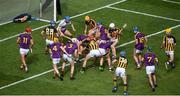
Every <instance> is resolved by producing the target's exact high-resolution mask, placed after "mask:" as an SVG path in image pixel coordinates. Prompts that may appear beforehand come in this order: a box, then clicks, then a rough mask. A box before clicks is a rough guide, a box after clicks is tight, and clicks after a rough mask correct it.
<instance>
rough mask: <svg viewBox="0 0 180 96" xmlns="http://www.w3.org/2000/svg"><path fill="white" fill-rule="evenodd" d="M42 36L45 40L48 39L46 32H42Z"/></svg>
mask: <svg viewBox="0 0 180 96" xmlns="http://www.w3.org/2000/svg"><path fill="white" fill-rule="evenodd" d="M41 36H42V37H43V39H46V34H45V31H44V30H43V31H42V32H41Z"/></svg>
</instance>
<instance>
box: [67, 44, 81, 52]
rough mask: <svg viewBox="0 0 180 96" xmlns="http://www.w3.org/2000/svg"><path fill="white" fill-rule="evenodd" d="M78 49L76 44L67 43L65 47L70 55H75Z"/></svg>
mask: <svg viewBox="0 0 180 96" xmlns="http://www.w3.org/2000/svg"><path fill="white" fill-rule="evenodd" d="M77 48H78V46H77V44H76V43H67V44H66V46H65V50H66V52H67V53H68V54H73V53H74V52H75V50H76V49H77Z"/></svg>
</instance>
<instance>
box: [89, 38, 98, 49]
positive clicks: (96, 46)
mask: <svg viewBox="0 0 180 96" xmlns="http://www.w3.org/2000/svg"><path fill="white" fill-rule="evenodd" d="M98 48H99V46H98V44H97V43H96V41H94V40H92V41H90V43H89V46H88V49H89V50H96V49H98Z"/></svg>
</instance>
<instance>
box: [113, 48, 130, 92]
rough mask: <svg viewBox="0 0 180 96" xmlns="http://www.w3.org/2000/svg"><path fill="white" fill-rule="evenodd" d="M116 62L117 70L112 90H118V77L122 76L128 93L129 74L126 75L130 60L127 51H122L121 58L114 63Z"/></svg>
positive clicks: (125, 90)
mask: <svg viewBox="0 0 180 96" xmlns="http://www.w3.org/2000/svg"><path fill="white" fill-rule="evenodd" d="M114 64H116V70H115V74H114V78H113V86H114V87H113V89H112V92H116V91H117V88H118V85H117V79H118V77H121V78H122V80H123V85H124V95H127V94H128V93H127V75H126V68H127V65H128V61H127V58H126V52H125V51H121V52H120V56H119V59H118V60H117V61H116V62H115V63H114Z"/></svg>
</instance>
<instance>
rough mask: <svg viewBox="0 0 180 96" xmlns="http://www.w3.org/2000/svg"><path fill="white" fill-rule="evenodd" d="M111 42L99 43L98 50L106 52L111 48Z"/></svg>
mask: <svg viewBox="0 0 180 96" xmlns="http://www.w3.org/2000/svg"><path fill="white" fill-rule="evenodd" d="M111 45H112V42H106V43H100V44H99V48H102V49H105V50H108V49H110V48H111Z"/></svg>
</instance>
